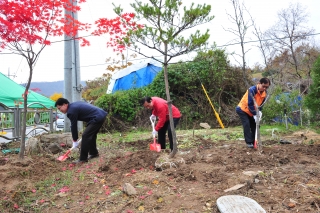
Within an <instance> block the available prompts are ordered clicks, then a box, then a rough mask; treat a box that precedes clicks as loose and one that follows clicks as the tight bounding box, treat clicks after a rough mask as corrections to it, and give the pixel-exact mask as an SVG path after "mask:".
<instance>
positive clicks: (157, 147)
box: [150, 118, 161, 152]
mask: <svg viewBox="0 0 320 213" xmlns="http://www.w3.org/2000/svg"><path fill="white" fill-rule="evenodd" d="M150 121H151V124H152V130H153V132H154V131H155V129H154V122H155V121H154V120H153V119H151V118H150ZM152 135H153V143H151V144H150V150H151V151H156V152H160V151H161V146H160V144H158V143H157V139H156V135H155V134H152Z"/></svg>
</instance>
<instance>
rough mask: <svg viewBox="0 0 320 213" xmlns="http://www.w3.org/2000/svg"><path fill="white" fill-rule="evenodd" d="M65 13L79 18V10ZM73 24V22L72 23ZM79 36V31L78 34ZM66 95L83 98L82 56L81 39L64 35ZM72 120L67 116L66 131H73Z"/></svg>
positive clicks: (72, 97) (69, 97)
mask: <svg viewBox="0 0 320 213" xmlns="http://www.w3.org/2000/svg"><path fill="white" fill-rule="evenodd" d="M69 4H70V5H71V6H72V7H73V6H77V5H76V4H77V3H76V2H75V1H73V0H69ZM65 15H69V16H71V17H73V18H74V19H75V20H77V19H78V14H77V12H70V11H67V10H65ZM71 25H73V23H71ZM76 37H78V33H77V34H76ZM64 39H65V42H64V97H65V98H66V99H68V101H69V102H70V103H72V102H75V101H80V100H81V90H82V88H81V87H80V79H81V78H80V58H79V41H78V40H77V39H75V37H70V36H68V35H64ZM70 126H71V123H70V120H69V119H68V118H67V117H66V116H65V119H64V131H65V132H70V131H71V128H70ZM82 128H83V123H82V122H78V130H82Z"/></svg>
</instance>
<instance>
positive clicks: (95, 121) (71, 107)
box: [55, 98, 107, 164]
mask: <svg viewBox="0 0 320 213" xmlns="http://www.w3.org/2000/svg"><path fill="white" fill-rule="evenodd" d="M55 106H56V107H57V108H58V110H59V111H60V112H62V113H64V114H67V117H68V118H69V119H70V121H71V133H72V139H73V146H72V149H74V148H76V147H78V146H79V142H77V140H78V121H84V122H86V124H87V126H86V128H85V130H84V132H83V134H82V142H81V149H80V158H79V160H77V161H74V162H72V163H73V164H81V163H85V162H88V160H89V159H92V158H95V157H98V156H99V152H98V150H97V134H98V132H99V130H100V128H101V126H102V124H103V123H104V121H105V119H106V116H107V112H105V111H104V110H102V109H100V108H98V107H96V106H93V105H91V104H88V103H86V102H83V101H76V102H73V103H69V101H68V100H67V99H65V98H59V99H58V100H57V101H56V103H55ZM88 154H89V156H88Z"/></svg>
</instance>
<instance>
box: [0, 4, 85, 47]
mask: <svg viewBox="0 0 320 213" xmlns="http://www.w3.org/2000/svg"><path fill="white" fill-rule="evenodd" d="M81 2H85V1H84V0H81V1H79V3H81ZM65 9H68V10H69V12H70V13H72V12H77V11H79V10H80V7H79V6H72V5H70V4H69V0H56V1H51V0H28V1H25V0H1V1H0V39H1V40H0V44H1V46H0V47H2V48H4V47H6V46H8V44H9V43H11V44H12V43H15V44H17V43H19V44H22V43H26V44H28V45H35V44H41V45H50V44H51V42H50V40H49V38H51V37H53V36H62V35H63V34H66V35H69V36H75V35H76V33H77V31H80V30H87V29H89V27H90V25H88V24H84V23H81V22H79V21H77V20H74V19H73V17H72V16H71V15H70V14H69V15H65V14H64V10H65ZM81 40H82V41H83V43H85V44H88V41H87V40H85V39H81ZM10 49H12V47H11V48H10Z"/></svg>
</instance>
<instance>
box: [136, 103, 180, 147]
mask: <svg viewBox="0 0 320 213" xmlns="http://www.w3.org/2000/svg"><path fill="white" fill-rule="evenodd" d="M139 103H140V104H141V105H142V106H144V107H145V108H147V109H151V110H152V115H151V116H150V119H152V120H154V121H155V120H156V117H158V119H159V120H158V122H157V125H156V126H155V127H154V129H155V130H154V131H153V132H152V134H153V135H156V134H158V142H159V144H160V145H161V149H166V132H167V131H168V137H169V141H170V149H171V151H172V150H173V140H172V132H171V128H170V121H169V108H168V103H167V101H166V100H164V99H162V98H159V97H143V98H142V99H141V100H140V101H139ZM171 106H172V116H173V123H174V124H173V125H174V127H176V126H177V125H178V123H179V120H180V117H181V113H180V111H179V109H178V108H177V107H176V106H174V105H173V104H172V105H171Z"/></svg>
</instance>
